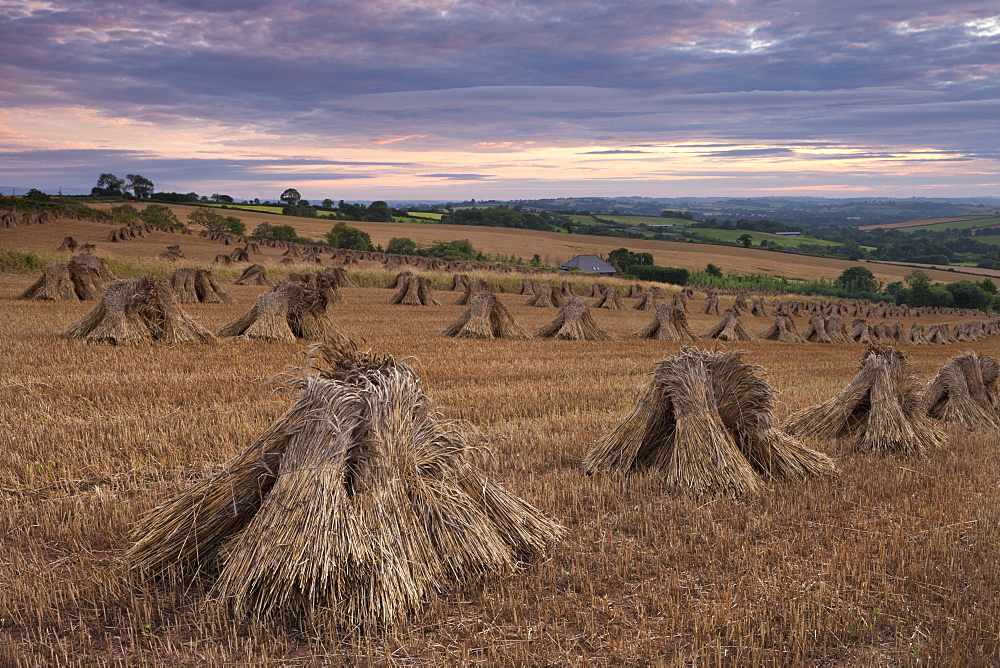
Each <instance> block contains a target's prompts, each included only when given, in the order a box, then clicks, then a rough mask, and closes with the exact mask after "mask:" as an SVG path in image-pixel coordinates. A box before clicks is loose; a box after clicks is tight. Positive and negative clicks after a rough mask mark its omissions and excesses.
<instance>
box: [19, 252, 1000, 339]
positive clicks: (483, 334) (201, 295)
mask: <svg viewBox="0 0 1000 668" xmlns="http://www.w3.org/2000/svg"><path fill="white" fill-rule="evenodd" d="M236 283H237V284H240V285H272V286H273V283H272V282H271V281H270V279H269V277H268V276H267V271H266V269H264V267H263V266H262V265H252V266H250V267H248V268H247V269H246V270H245V271H244V272H243V274H242V275H241V276H240V277H239V278H238V279H237V281H236ZM354 285H355V284H354V283H353V281H352V280H351V278H350V276H349V275H348V274H347V271H346V270H345V269H343V268H342V267H326V268H325V269H324V270H323V271H313V272H309V273H307V274H304V275H303V274H291V275H290V276H289V280H286V281H282V282H281V283H279V284H278V285H277V286H273V287H272V290H271V291H269V292H266V293H264V294H263V295H261V296H260V297H259V298H258V300H257V303H256V304H255V305H254V306H253V308H251V309H250V311H248V312H247V313H246V314H245V315H243V316H241V317H240V318H238V319H237V320H235V321H233V322H231V323H229V324H227V325H225V326H224V327H222V328H221V329H220V330H219V331H218V332H217V334H216V335H218V336H242V337H245V338H255V339H264V340H284V341H292V340H295V339H301V338H306V339H328V338H332V339H336V338H337V337H338V336H339V335H338V334H337V333H336V332H335V331H334V330H333V328H332V327H330V325H329V319H328V317H327V308H328V307H329V306H330V305H332V304H334V303H336V302H337V301H338V300H339V295H338V289H339V288H340V287H342V286H344V287H353V286H354ZM463 286H464V290H463V294H462V296H461V297H460V298H459V300H458V301H457V302H456V303H457V304H462V305H468V309H467V310H466V311H465V312H464V313H463V314H462V315H461V316H460V317H459V319H458V320H456V321H455V322H454V323H452V324H451V325H450V326H448V327H447V328H446V329H445V330H444V331H443V332H442V334H443V335H444V336H450V337H456V338H477V339H498V338H511V339H526V338H531V337H532V334H531V333H530V332H528V331H527V330H525V329H524V328H523V327H521V326H520V325H518V324H517V322H516V321H515V320H514V318H513V316H512V315H511V314H510V312H509V311H508V309H507V308H506V306H504V304H503V302H501V301H500V300H499V299H498V298H497V297H496V296H495V295H494V294H493V293H492V291H491V290H490V288H489V286H488V285H487V284H486V283H485V282H484V281H483V280H482V279H476V280H474V281H473V280H469V279H468V277H467V276H465V275H462V274H459V275H456V276H455V279H454V281H453V287H454V288H457V289H461V288H463ZM387 287H389V288H391V289H395V290H396V292H395V293H394V294H393V295H392V297H391V298H390V300H389V303H391V304H412V305H418V304H419V305H437V304H439V302H438V301H437V299H436V298H435V296H434V292H433V290H432V288H431V285H430V281H429V280H428V279H427V278H425V277H421V276H416V275H414V274H412V273H410V272H403V273H401V274H398V275H397V276H396V277H395V278H394V279H393V280H392V282H391V283H390V284H389V285H388V286H387ZM636 287H638V286H636ZM531 290H535V293H534V294H531ZM522 292H524V293H525V294H529V299H528V301H527V302H526V304H527V305H530V306H537V307H559V306H561V307H562V310H561V311H560V312H559V314H558V315H557V316H556V318H555V319H554V320H553V321H552V322H550V323H548V324H547V325H545V326H543V327H542V328H540V329H539V330H538V331H537V332H535V333H534V336H535V337H539V338H555V339H568V340H610V339H611V338H612V337H611V335H610V334H608V333H607V332H606V331H605V330H604V329H602V328H601V327H600V325H599V324H598V323H597V322H596V321H595V320H594V318H593V316H592V314H591V312H590V307H589V306H588V305H587V303H586V302H585V301H584V300H583V299H579V298H575V297H574V298H570V299H568V300H567V298H564V297H563V295H565V294H574V293H573V288H572V285H570V284H569V283H568V282H565V283H564V285H563V287H562V289H561V290H556V289H554V288H553V287H552V286H549V285H546V284H541V285H539V284H536V283H534V282H533V281H530V282H526V283H525V284H523V285H522ZM592 294H596V295H598V297H597V301H596V302H595V304H594V306H595V307H596V308H608V304H609V303H617V304H621V299H620V298H619V297H618V296H617V292H616V290H615V289H614V288H607V289H603V291H602V288H601V286H599V285H596V284H595V286H594V288H593V290H592ZM662 294H663V293H662V292H660V291H659V289H658V288H656V287H654V288H652V289H651V290H649V291H644V292H641V293H640V294H639V297H638V301H637V303H636V306H635V307H634V308H642V309H645V310H652V309H655V313H654V315H653V319H652V320H651V321H650V322H649V324H647V325H646V326H645V327H643V328H642V329H640V330H638V331H636V332H634V333H633V335H634V336H636V337H639V338H647V339H658V340H667V341H694V340H696V339H697V338H699V337H697V336H696V335H695V334H694V333H692V332H691V330H690V328H689V327H688V323H687V317H686V316H685V311H686V310H687V297H686V293H685V292H680V293H678V294H676V295H674V298H673V300H672V301H671V303H669V304H658V303H657V299H658V295H659V296H660V297H662ZM21 298H23V299H46V300H65V299H80V300H96V299H98V298H100V300H101V303H100V304H99V305H98V306H97V307H96V308H95V309H94V310H93V311H92V312H91V313H88V314H87V315H86V316H84V318H82V319H81V320H80V321H78V322H77V323H75V324H74V325H73V326H71V327H70V328H69V329H68V330H67V332H66V335H67V336H69V337H71V338H84V339H86V340H88V341H91V342H108V343H115V344H126V343H135V342H139V341H142V340H150V339H151V340H162V341H165V342H168V343H177V342H183V341H202V342H204V341H209V340H211V339H213V338H214V336H213V334H212V333H211V332H208V331H207V330H205V329H204V328H202V327H200V326H199V325H198V324H197V323H195V322H194V321H193V320H192V319H191V318H190V317H189V316H188V315H187V314H186V313H185V312H184V311H183V310H182V309H181V308H179V307H178V304H179V303H191V302H204V303H225V302H230V301H232V300H231V298H230V297H229V295H227V294H226V292H225V291H224V290H223V289H222V287H221V286H220V285H219V283H218V282H217V281H216V280H215V278H214V277H213V276H212V274H211V272H209V271H207V270H204V269H195V268H186V267H185V268H179V269H176V270H175V271H174V272H173V274H172V275H171V277H170V279H161V280H156V279H153V278H149V277H142V278H137V279H130V280H127V281H115V277H114V275H113V274H112V273H111V271H110V270H109V269H108V267H107V264H106V263H105V262H104V261H103V260H102V259H100V258H97V257H95V256H92V255H86V254H81V255H75V256H73V257H72V258H70V260H68V261H66V262H56V263H52V264H50V265H49V266H47V267H46V268H45V271H44V273H43V274H42V276H41V277H40V278H39V279H38V280H37V281H36V282H35V283H34V284H33V285H32V286H31V287H29V288H28V289H27V290H26V291H25V292H24V293H23V294H22V295H21ZM711 299H713V297H709V299H708V300H706V304H708V303H710V300H711ZM755 304H756V302H755ZM704 310H705V309H704V308H703V309H702V311H704ZM738 310H739V308H738V307H736V308H730V309H727V310H726V311H725V312H724V313H723V315H722V317H721V318H720V320H719V322H718V323H717V324H716V325H715V326H714V327H712V328H711V329H709V330H708V331H707V332H705V333H704V334H702V335H701V338H712V339H719V340H723V341H756V340H758V339H764V340H776V341H783V342H804V341H812V342H818V343H852V342H853V343H863V344H932V343H934V344H946V343H951V342H954V341H975V340H978V339H980V338H982V337H984V336H987V335H995V334H997V333H1000V322H998V321H997V320H991V321H990V322H989V323H986V324H984V323H982V322H978V321H976V322H969V323H963V324H959V325H956V326H955V329H954V332H952V331H951V329H950V328H949V326H948V325H947V324H944V323H942V324H936V325H933V326H931V329H930V332H929V335H925V334H924V328H923V326H922V325H920V324H919V323H916V324H914V325H913V326H912V327H911V328H910V330H909V331H904V328H903V325H902V323H899V322H897V323H895V324H894V325H892V326H891V327H889V326H887V325H886V324H885V323H883V322H876V323H874V324H869V323H868V322H867V321H866V320H863V319H856V320H855V321H854V323H853V329H852V330H851V331H848V329H847V327H846V324H845V323H844V321H843V320H842V319H841V318H840V316H837V315H831V316H829V317H826V318H824V317H822V316H819V315H816V316H813V317H812V318H811V319H810V324H809V330H808V331H807V332H806V333H805V334H800V333H799V332H798V330H797V329H796V327H795V324H794V322H793V321H792V319H791V317H790V316H789V315H787V312H786V311H785V310H783V303H781V302H779V303H778V305H777V307H776V315H775V316H774V323H773V324H772V325H771V326H770V327H769V328H768V329H766V330H765V331H763V332H761V333H760V334H759V335H758V336H754V335H752V334H750V332H749V331H748V330H747V329H746V327H745V326H744V325H743V323H742V322H741V321H740V319H739V317H738V315H737V312H738Z"/></svg>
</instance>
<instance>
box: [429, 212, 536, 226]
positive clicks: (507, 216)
mask: <svg viewBox="0 0 1000 668" xmlns="http://www.w3.org/2000/svg"><path fill="white" fill-rule="evenodd" d="M441 222H442V223H449V224H451V225H483V226H486V227H513V228H517V229H526V230H543V231H552V230H553V229H554V227H553V225H552V224H551V223H550V222H548V220H546V218H545V217H543V216H541V215H539V214H536V213H527V212H523V211H516V210H514V209H457V210H455V211H452V212H451V213H447V214H445V215H444V216H442V217H441Z"/></svg>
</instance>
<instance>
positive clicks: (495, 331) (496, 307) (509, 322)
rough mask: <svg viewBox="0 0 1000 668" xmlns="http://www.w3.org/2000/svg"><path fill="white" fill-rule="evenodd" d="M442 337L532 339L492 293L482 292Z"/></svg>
mask: <svg viewBox="0 0 1000 668" xmlns="http://www.w3.org/2000/svg"><path fill="white" fill-rule="evenodd" d="M441 335H442V336H451V337H455V338H458V339H530V338H531V334H529V333H528V332H527V330H525V329H524V328H523V327H521V326H520V325H518V324H517V323H516V322H515V321H514V316H512V315H511V314H510V311H508V310H507V307H506V306H504V305H503V302H501V301H500V300H499V299H497V297H496V295H494V294H493V293H492V292H480V293H479V294H477V295H475V296H474V297H472V301H471V303H470V304H469V308H467V309H466V310H465V313H463V314H462V315H461V316H460V317H459V318H458V320H456V321H455V322H453V323H452V324H451V325H449V326H448V328H447V329H445V330H444V331H443V332H441Z"/></svg>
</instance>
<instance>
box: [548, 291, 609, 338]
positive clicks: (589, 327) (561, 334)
mask: <svg viewBox="0 0 1000 668" xmlns="http://www.w3.org/2000/svg"><path fill="white" fill-rule="evenodd" d="M535 336H536V337H537V338H541V339H564V340H569V341H610V340H611V339H612V337H611V335H610V334H608V333H607V332H606V331H604V329H602V328H601V326H600V325H598V324H597V321H596V320H594V316H593V314H591V312H590V308H589V307H588V306H587V302H585V301H584V300H583V299H580V298H576V299H571V300H570V301H569V302H567V304H566V306H564V307H563V308H562V310H561V311H559V313H558V315H556V317H555V319H554V320H553V321H552V322H550V323H549V324H547V325H543V326H542V327H540V328H539V329H538V331H537V332H535Z"/></svg>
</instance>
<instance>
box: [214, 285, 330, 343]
mask: <svg viewBox="0 0 1000 668" xmlns="http://www.w3.org/2000/svg"><path fill="white" fill-rule="evenodd" d="M328 296H329V295H328V291H321V290H317V289H313V288H311V287H310V285H309V284H308V283H307V282H300V281H293V280H287V281H281V282H280V283H279V284H278V285H276V286H275V287H274V288H272V289H271V290H270V291H269V292H265V293H264V294H262V295H260V296H259V297H258V298H257V302H256V303H255V304H254V305H253V307H252V308H251V309H250V310H249V311H247V312H246V313H244V314H243V315H242V316H240V317H239V318H237V319H236V320H233V321H232V322H230V323H228V324H226V325H223V326H222V328H220V329H219V331H218V332H217V334H218V336H220V337H226V336H241V337H243V338H247V339H262V340H265V341H295V340H296V339H311V340H315V341H321V340H330V341H335V340H338V339H340V338H341V335H340V334H339V333H338V332H337V331H336V330H334V329H333V327H332V325H331V324H330V320H329V316H328V315H327V313H326V309H327V305H328V304H329V301H328Z"/></svg>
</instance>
